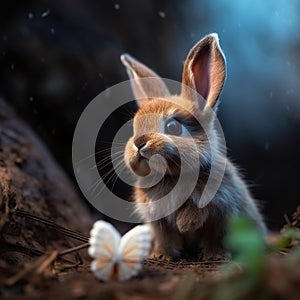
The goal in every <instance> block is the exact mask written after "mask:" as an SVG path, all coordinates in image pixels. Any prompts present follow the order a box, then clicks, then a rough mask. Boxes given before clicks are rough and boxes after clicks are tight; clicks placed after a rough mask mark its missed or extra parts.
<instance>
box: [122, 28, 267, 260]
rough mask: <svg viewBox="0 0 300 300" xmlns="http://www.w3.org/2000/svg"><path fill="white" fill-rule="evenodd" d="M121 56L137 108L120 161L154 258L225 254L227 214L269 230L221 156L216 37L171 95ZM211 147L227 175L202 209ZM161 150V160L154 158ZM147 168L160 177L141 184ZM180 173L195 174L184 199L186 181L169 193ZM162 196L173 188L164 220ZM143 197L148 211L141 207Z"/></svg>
mask: <svg viewBox="0 0 300 300" xmlns="http://www.w3.org/2000/svg"><path fill="white" fill-rule="evenodd" d="M121 60H122V63H123V64H124V65H125V67H126V69H127V72H128V74H129V77H130V78H131V79H134V80H133V81H132V89H133V92H134V95H135V97H136V99H137V103H138V106H139V109H138V111H137V113H136V115H135V117H134V120H133V127H134V133H133V136H132V137H131V138H130V139H129V140H128V142H127V145H126V148H125V153H124V159H125V163H126V165H127V166H128V168H129V169H130V170H131V171H132V172H133V173H134V174H136V176H137V185H136V187H134V200H135V203H136V207H137V212H138V213H139V214H140V215H141V217H142V218H143V220H144V221H145V222H150V224H151V226H152V229H153V231H154V234H155V247H154V250H153V253H152V256H153V257H161V256H164V257H166V258H179V257H187V258H192V257H196V258H202V259H214V258H216V259H217V258H219V257H220V255H222V256H223V255H225V254H227V251H226V249H225V247H224V243H223V242H224V236H225V235H226V228H227V220H228V217H230V216H232V215H245V216H247V217H248V218H249V219H250V220H251V221H252V222H253V224H254V225H255V226H256V227H257V229H258V230H259V231H260V232H261V235H262V236H263V237H265V234H266V228H265V225H264V222H263V220H262V216H261V214H260V213H259V210H258V208H257V206H256V204H255V201H254V199H253V198H252V197H251V195H250V193H249V191H248V189H247V186H246V184H245V183H244V181H243V179H242V178H241V177H240V175H239V173H238V171H237V169H236V167H235V166H234V165H233V164H232V163H231V162H230V161H229V160H228V159H227V158H226V157H224V155H223V156H222V151H220V144H219V141H218V136H217V133H216V130H215V120H216V117H215V114H214V111H216V108H217V101H218V98H219V95H220V93H221V90H222V88H223V84H224V81H225V77H226V61H225V57H224V54H223V52H222V50H221V48H220V45H219V41H218V35H217V34H210V35H207V36H205V37H204V38H203V39H202V40H200V41H199V42H198V43H197V44H196V45H195V46H194V47H193V48H192V49H191V50H190V52H189V53H188V55H187V58H186V60H185V62H184V67H183V75H182V85H181V94H180V95H171V94H170V92H169V90H168V88H167V86H166V84H165V83H164V81H163V80H162V79H161V78H160V77H159V76H158V75H157V74H156V73H155V72H153V71H152V70H150V69H149V68H148V67H146V66H145V65H143V64H142V63H140V62H138V61H137V60H136V59H134V58H133V57H131V56H130V55H128V54H123V55H122V56H121ZM145 78H151V80H150V81H145V80H143V79H145ZM153 95H154V96H153ZM197 120H201V122H200V123H201V124H199V122H198V121H197ZM203 128H205V130H204V129H203ZM179 152H180V153H179ZM212 153H214V156H215V157H217V158H218V159H220V161H221V160H223V161H224V162H225V164H224V166H225V167H224V175H223V177H222V180H221V183H220V186H219V188H218V190H217V192H216V193H215V195H214V196H213V198H212V200H211V201H210V202H209V203H208V204H207V205H205V206H204V207H202V206H203V205H202V204H201V203H200V199H201V195H202V192H203V190H204V188H205V185H206V183H207V181H208V176H209V173H210V170H211V166H212ZM158 155H160V156H161V157H163V158H164V160H165V163H163V161H161V160H159V159H158V160H157V161H156V162H155V160H151V159H152V157H157V156H158ZM149 174H152V175H153V174H154V175H155V174H163V175H162V179H161V180H160V181H159V182H156V183H155V184H154V185H153V186H143V184H141V183H142V182H143V177H147V176H148V175H149ZM180 174H183V178H184V179H185V181H183V182H186V183H187V182H188V181H189V178H191V177H190V176H195V175H196V176H197V177H196V178H197V179H196V180H197V181H196V184H195V187H194V189H193V190H192V192H191V193H190V195H189V196H188V198H187V199H183V197H184V196H183V194H184V191H185V189H186V186H185V184H182V186H181V187H180V188H179V189H177V192H176V193H172V189H173V188H174V186H175V185H176V184H177V182H178V180H179V176H180ZM152 175H151V176H152ZM181 191H182V192H181ZM167 194H171V196H170V197H169V202H168V204H167V206H168V209H169V208H171V211H172V213H171V214H170V215H168V216H165V217H163V218H161V219H155V218H153V215H155V211H154V210H155V208H154V206H155V205H154V204H155V202H156V200H159V199H161V198H163V197H164V196H165V195H167ZM144 203H148V204H149V205H150V206H149V207H150V209H146V210H145V209H144V208H143V207H142V204H144ZM178 203H183V204H182V205H181V206H179V208H178V209H176V210H175V211H174V209H173V210H172V205H173V206H174V207H175V206H176V205H177V204H178ZM158 207H159V206H158ZM159 209H164V208H163V207H160V208H159ZM157 212H158V211H157Z"/></svg>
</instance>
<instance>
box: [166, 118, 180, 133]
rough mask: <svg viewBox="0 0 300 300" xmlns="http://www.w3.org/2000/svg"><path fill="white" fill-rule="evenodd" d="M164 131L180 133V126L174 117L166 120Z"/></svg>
mask: <svg viewBox="0 0 300 300" xmlns="http://www.w3.org/2000/svg"><path fill="white" fill-rule="evenodd" d="M165 133H166V134H171V135H180V134H181V133H182V126H181V124H180V123H179V122H178V121H176V120H174V119H170V120H167V122H166V124H165Z"/></svg>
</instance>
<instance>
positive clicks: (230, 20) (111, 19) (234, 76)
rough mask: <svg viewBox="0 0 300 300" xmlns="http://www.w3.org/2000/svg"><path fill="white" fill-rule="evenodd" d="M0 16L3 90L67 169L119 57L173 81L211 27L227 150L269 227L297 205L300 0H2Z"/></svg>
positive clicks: (120, 72) (120, 70)
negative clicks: (221, 81)
mask: <svg viewBox="0 0 300 300" xmlns="http://www.w3.org/2000/svg"><path fill="white" fill-rule="evenodd" d="M0 15H1V18H0V66H1V67H0V96H1V97H3V98H4V99H5V100H6V101H7V102H9V103H11V104H12V105H13V106H14V107H15V108H16V109H17V111H18V113H19V115H20V116H21V117H23V118H24V119H25V120H27V121H28V122H29V123H30V124H31V125H32V127H33V128H34V129H35V130H36V132H37V133H38V134H39V135H40V137H41V138H42V139H43V140H44V141H45V142H46V144H47V145H48V146H49V148H50V149H51V151H52V153H53V154H54V156H55V157H56V159H57V160H58V161H59V163H60V164H61V165H62V166H63V168H64V169H65V170H66V171H67V172H68V173H69V174H70V176H72V178H74V177H73V170H72V165H71V146H72V136H73V132H74V128H75V126H76V122H77V120H78V118H79V116H80V114H81V112H82V111H83V110H84V108H85V106H86V105H87V104H88V103H89V102H90V101H91V100H92V99H93V98H94V97H95V96H96V95H98V94H99V93H100V92H101V91H103V90H104V89H105V88H106V87H109V86H111V85H114V84H116V83H118V82H120V81H123V80H126V79H127V75H126V72H125V69H124V67H123V66H122V65H121V63H120V59H119V57H120V54H121V53H123V52H129V53H131V54H132V55H134V56H135V57H137V58H138V59H139V60H140V61H142V62H144V63H145V64H147V65H148V66H150V67H151V68H153V69H154V70H155V71H157V72H158V73H159V74H160V75H161V76H162V77H166V78H170V79H174V80H180V79H181V70H182V62H183V59H184V57H185V55H186V54H187V52H188V50H189V49H190V48H191V47H192V46H193V44H194V43H195V42H197V41H198V40H199V39H200V38H202V37H203V35H205V34H207V33H210V32H218V33H219V36H220V42H221V46H222V48H223V50H224V52H225V55H226V57H227V64H228V77H227V82H226V84H225V88H224V92H223V94H222V97H221V99H222V103H221V105H220V108H219V116H220V120H221V123H222V125H223V130H224V132H225V136H226V141H227V145H228V149H229V156H230V157H231V158H232V159H233V161H234V162H236V163H237V164H238V165H239V166H241V169H242V170H243V172H244V174H245V177H246V179H247V181H248V182H249V184H250V185H251V187H252V192H253V194H254V195H255V197H256V198H258V199H261V200H262V203H263V213H264V215H265V217H266V221H267V223H268V225H269V227H270V228H272V229H278V228H280V227H281V226H282V224H283V223H284V222H285V221H284V218H283V215H284V214H285V213H287V214H290V213H291V212H292V211H293V210H294V209H295V207H296V205H297V204H298V203H299V199H300V197H299V188H300V182H299V175H298V172H299V167H300V156H299V153H300V134H299V130H300V99H299V94H300V85H299V80H300V17H299V16H300V4H299V1H297V0H290V1H276V3H274V1H272V0H267V1H260V0H251V1H250V0H245V1H239V0H233V1H218V0H213V1H212V0H211V1H196V0H188V1H181V0H175V1H165V0H152V1H150V0H143V1H140V0H126V1H115V2H114V1H87V0H85V1H79V0H60V1H37V0H36V1H15V2H14V1H5V2H4V1H2V2H1V7H0ZM115 125H116V126H118V120H115Z"/></svg>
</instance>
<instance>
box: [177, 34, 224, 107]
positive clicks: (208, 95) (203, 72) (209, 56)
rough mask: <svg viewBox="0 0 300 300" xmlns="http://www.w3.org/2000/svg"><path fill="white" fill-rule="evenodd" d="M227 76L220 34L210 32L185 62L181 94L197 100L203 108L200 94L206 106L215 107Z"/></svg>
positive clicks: (191, 51)
mask: <svg viewBox="0 0 300 300" xmlns="http://www.w3.org/2000/svg"><path fill="white" fill-rule="evenodd" d="M225 76H226V61H225V56H224V54H223V52H222V50H221V48H220V45H219V38H218V35H217V34H216V33H212V34H209V35H207V36H205V37H204V38H203V39H202V40H200V41H199V42H198V43H197V44H196V45H195V46H194V47H193V48H192V49H191V50H190V52H189V54H188V56H187V58H186V60H185V62H184V68H183V75H182V83H183V84H182V91H181V94H182V96H183V97H184V98H186V99H189V100H192V101H196V105H197V107H200V108H203V103H201V99H199V98H200V97H199V96H198V94H200V95H201V96H202V97H203V98H204V100H205V103H204V107H207V106H209V107H211V108H213V107H214V106H215V104H216V102H217V100H218V97H219V95H220V93H221V90H222V87H223V84H224V81H225ZM193 91H196V92H197V93H195V92H193ZM202 100H203V99H202Z"/></svg>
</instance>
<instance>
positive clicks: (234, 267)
mask: <svg viewBox="0 0 300 300" xmlns="http://www.w3.org/2000/svg"><path fill="white" fill-rule="evenodd" d="M299 241H300V230H299V228H296V227H295V228H288V229H285V230H283V231H282V233H281V234H280V236H279V238H278V239H277V241H276V242H275V244H274V245H272V246H269V247H267V245H266V243H265V241H264V239H263V238H262V236H261V235H260V234H259V232H258V231H257V230H256V228H255V227H254V226H253V224H252V223H251V222H250V221H249V220H248V219H247V218H245V217H232V218H231V219H230V220H229V226H228V236H227V239H226V245H227V247H228V249H230V250H231V252H232V261H231V262H229V263H228V264H226V265H224V266H223V267H222V268H221V269H220V276H217V278H214V279H213V280H210V281H208V282H207V283H205V285H204V284H203V283H202V284H199V283H198V280H197V277H196V276H195V275H194V274H193V275H187V276H186V277H185V278H183V279H182V280H181V282H180V284H179V285H178V287H177V290H176V291H175V294H174V299H177V300H182V299H191V300H196V299H214V300H227V299H228V300H238V299H252V298H254V297H255V299H262V300H266V299H297V296H298V295H299V292H300V290H299V287H300V285H299V283H300V278H299V273H300V247H299V245H298V243H299ZM292 246H293V247H292ZM288 247H292V249H291V251H290V253H288V254H287V256H284V255H283V254H280V252H279V251H282V250H284V249H286V248H288Z"/></svg>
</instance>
